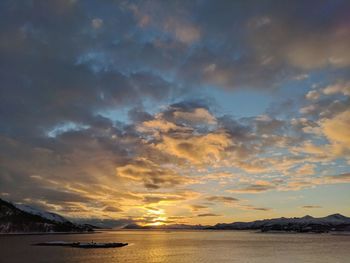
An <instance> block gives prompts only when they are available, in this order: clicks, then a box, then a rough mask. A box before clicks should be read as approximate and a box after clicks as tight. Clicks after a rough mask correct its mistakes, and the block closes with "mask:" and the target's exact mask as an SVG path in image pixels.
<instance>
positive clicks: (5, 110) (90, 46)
mask: <svg viewBox="0 0 350 263" xmlns="http://www.w3.org/2000/svg"><path fill="white" fill-rule="evenodd" d="M349 13H350V2H349V1H347V0H327V1H324V0H317V1H316V0H310V1H301V0H297V1H285V0H279V1H277V0H275V1H268V0H266V1H257V0H256V1H250V0H244V1H243V0H242V1H221V0H215V1H209V0H198V1H185V0H183V1H156V0H154V1H113V0H106V1H97V0H95V1H92V0H84V1H80V0H51V1H45V0H32V1H29V0H28V1H27V0H21V1H19V0H18V1H13V0H12V1H8V0H3V1H1V2H0V198H3V199H6V200H10V201H12V202H19V203H26V204H30V205H33V206H36V207H40V208H42V209H46V210H49V211H52V212H56V213H59V214H61V215H64V216H66V217H67V218H71V219H75V220H85V221H89V220H90V221H91V222H94V220H95V221H96V220H100V221H101V222H108V223H110V224H111V225H113V226H119V225H121V224H126V223H138V224H141V225H158V224H174V223H184V224H215V223H218V222H233V221H248V220H255V219H261V218H271V217H279V216H286V217H288V216H304V215H306V214H310V215H313V216H326V215H328V214H332V213H342V214H344V215H347V216H350V206H349V205H350V203H349V202H350V16H349Z"/></svg>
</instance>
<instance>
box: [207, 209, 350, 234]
mask: <svg viewBox="0 0 350 263" xmlns="http://www.w3.org/2000/svg"><path fill="white" fill-rule="evenodd" d="M209 229H216V230H261V231H262V232H269V231H285V232H315V233H318V232H319V233H323V232H329V231H350V218H349V217H346V216H343V215H341V214H333V215H329V216H326V217H320V218H315V217H312V216H304V217H300V218H298V217H294V218H285V217H281V218H273V219H264V220H257V221H253V222H235V223H229V224H216V225H215V226H212V227H210V228H209Z"/></svg>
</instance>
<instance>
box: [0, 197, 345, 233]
mask: <svg viewBox="0 0 350 263" xmlns="http://www.w3.org/2000/svg"><path fill="white" fill-rule="evenodd" d="M95 228H97V227H94V226H93V225H90V224H77V223H73V222H71V221H69V220H68V219H66V218H64V217H63V216H61V215H58V214H55V213H51V212H47V211H43V210H40V209H37V208H33V207H31V206H28V205H23V204H13V203H11V202H7V201H4V200H2V199H0V233H33V232H40V233H41V232H87V231H93V230H94V229H95ZM123 229H158V230H172V229H183V230H258V231H262V232H269V231H284V232H315V233H323V232H329V231H350V218H349V217H346V216H343V215H341V214H332V215H329V216H326V217H319V218H316V217H312V216H309V215H307V216H304V217H293V218H285V217H281V218H273V219H263V220H256V221H252V222H233V223H219V224H216V225H213V226H203V225H186V224H172V225H158V226H141V225H138V224H136V223H131V224H127V225H125V226H124V227H123Z"/></svg>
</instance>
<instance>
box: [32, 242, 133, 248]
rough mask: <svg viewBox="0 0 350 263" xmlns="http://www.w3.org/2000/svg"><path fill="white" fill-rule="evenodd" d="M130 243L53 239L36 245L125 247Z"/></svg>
mask: <svg viewBox="0 0 350 263" xmlns="http://www.w3.org/2000/svg"><path fill="white" fill-rule="evenodd" d="M127 245H128V243H95V242H89V243H82V242H65V241H52V242H43V243H36V244H34V246H50V247H52V246H56V247H75V248H116V247H125V246H127Z"/></svg>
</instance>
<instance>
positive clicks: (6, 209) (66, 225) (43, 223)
mask: <svg viewBox="0 0 350 263" xmlns="http://www.w3.org/2000/svg"><path fill="white" fill-rule="evenodd" d="M93 228H94V227H93V226H91V225H78V224H74V223H72V222H70V221H69V220H67V219H65V218H64V217H62V216H60V215H58V214H55V213H49V212H45V211H40V210H36V209H33V208H31V207H29V206H25V207H24V206H23V207H22V209H21V206H20V205H19V206H18V207H17V206H16V205H14V204H12V203H10V202H7V201H4V200H2V199H0V233H33V232H38V233H41V232H43V233H46V232H87V231H93Z"/></svg>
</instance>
